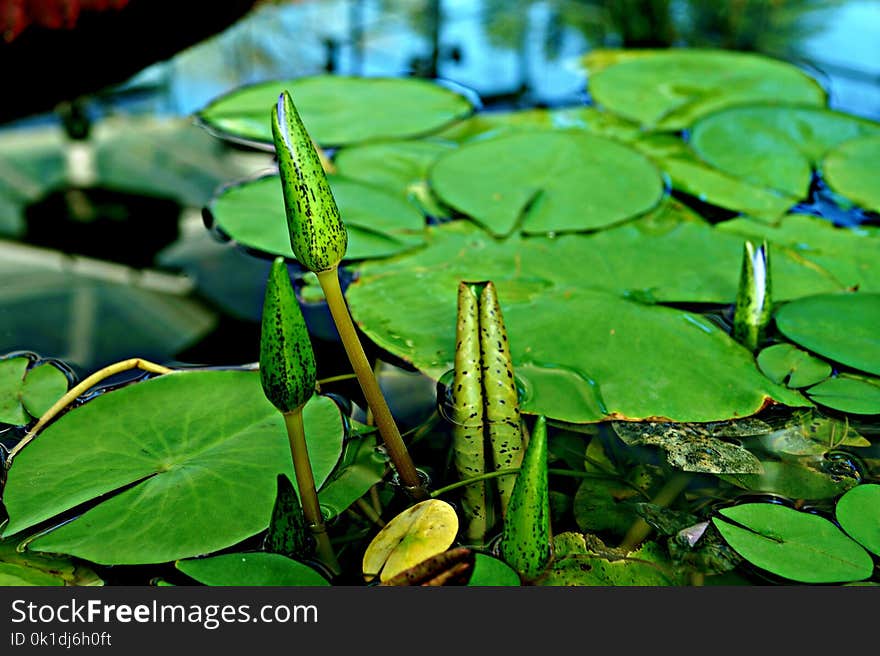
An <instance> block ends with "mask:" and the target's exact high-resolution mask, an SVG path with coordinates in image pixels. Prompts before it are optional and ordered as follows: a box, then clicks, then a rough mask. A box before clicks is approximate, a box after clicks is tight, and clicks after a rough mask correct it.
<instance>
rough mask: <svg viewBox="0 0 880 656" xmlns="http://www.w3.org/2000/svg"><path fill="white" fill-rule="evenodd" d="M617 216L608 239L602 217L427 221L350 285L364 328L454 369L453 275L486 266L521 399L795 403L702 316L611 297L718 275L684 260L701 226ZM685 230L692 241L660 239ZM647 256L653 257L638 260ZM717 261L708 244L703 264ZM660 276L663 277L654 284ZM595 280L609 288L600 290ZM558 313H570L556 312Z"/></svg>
mask: <svg viewBox="0 0 880 656" xmlns="http://www.w3.org/2000/svg"><path fill="white" fill-rule="evenodd" d="M620 230H622V231H623V232H622V233H618V234H616V235H615V236H616V239H615V238H614V237H611V236H605V235H607V233H608V232H611V231H603V232H602V233H599V236H603V237H602V238H601V239H599V236H597V237H584V236H582V235H569V236H566V237H559V238H556V239H547V238H539V237H532V238H529V239H522V238H518V237H511V238H510V239H508V240H506V241H503V242H497V241H495V240H493V239H491V238H490V237H488V236H487V235H486V234H485V233H483V232H481V231H478V230H476V229H475V228H474V227H472V226H469V225H468V224H466V223H464V222H453V223H450V224H446V225H443V226H440V227H438V228H433V229H429V230H428V239H429V240H430V245H429V246H428V247H427V248H424V249H422V250H420V251H419V252H418V254H417V255H414V256H412V257H399V258H395V259H393V260H388V261H386V262H381V263H380V262H373V263H370V264H369V265H365V266H363V267H361V268H360V269H359V277H358V280H357V281H356V282H355V283H354V284H352V285H350V286H349V287H348V290H347V298H348V301H349V305H350V307H351V310H352V313H353V315H354V316H355V318H356V319H357V321H358V323H359V324H360V326H361V328H362V329H363V330H364V332H365V333H366V334H367V336H368V337H370V338H371V339H372V340H373V341H374V342H375V343H377V344H378V345H379V346H380V347H381V348H384V349H386V350H387V351H389V352H391V353H393V354H395V355H396V356H398V357H401V358H402V359H404V360H406V361H408V362H410V363H412V364H413V365H414V366H415V367H417V368H418V369H419V370H421V371H422V372H424V373H426V374H428V375H429V376H432V377H434V378H435V380H436V379H439V377H440V376H442V375H443V374H444V373H445V372H446V371H449V370H450V369H452V362H453V357H454V348H455V317H456V290H457V289H458V284H459V282H460V281H461V280H485V279H491V280H492V281H493V283H494V284H495V285H496V287H497V289H498V297H499V298H500V299H502V302H503V311H504V320H505V324H506V326H507V333H508V335H509V336H510V344H511V349H512V356H513V363H514V368H515V371H516V374H517V376H518V377H519V378H520V379H521V380H522V382H523V385H524V388H525V390H526V392H525V394H524V397H523V399H522V400H521V409H522V411H523V412H526V413H532V414H545V415H546V416H547V417H548V418H553V419H559V420H565V421H570V422H574V423H585V422H592V421H598V420H601V419H603V418H609V417H612V416H616V417H617V418H630V419H645V418H649V417H668V418H670V419H672V420H674V421H711V420H717V419H723V418H730V417H734V416H747V415H751V414H754V413H755V412H757V411H758V410H759V409H761V408H762V407H763V406H764V404H765V403H766V401H767V399H768V398H770V397H772V398H774V399H776V400H778V401H781V402H783V403H788V404H790V405H794V406H798V405H805V403H806V402H805V400H804V399H803V397H801V396H800V395H799V394H797V393H794V392H791V391H789V390H786V389H784V388H781V387H779V386H776V385H774V384H773V383H772V382H771V381H769V380H768V379H767V378H766V377H765V376H764V375H763V374H761V373H760V372H759V371H758V369H757V367H755V364H754V358H753V357H752V356H751V354H749V353H748V351H746V350H745V349H743V348H742V347H741V346H739V345H737V344H736V343H735V342H733V340H731V339H730V337H729V336H728V335H727V334H726V333H725V332H724V331H723V330H721V329H720V328H719V327H718V326H717V325H715V324H714V323H712V322H710V321H709V320H707V319H706V318H704V317H701V316H699V315H695V314H691V313H688V312H683V311H681V310H675V309H671V308H666V307H659V306H651V305H645V304H644V303H641V302H638V301H639V300H641V295H637V294H635V293H634V290H633V289H632V288H629V289H630V294H629V295H631V296H632V297H633V300H627V299H626V298H623V297H622V296H623V293H624V292H625V291H626V290H627V288H628V283H629V282H630V280H632V281H633V282H635V281H639V282H638V283H637V284H640V287H639V288H638V289H639V290H644V289H645V288H647V290H646V291H645V294H646V295H647V294H650V293H651V292H653V296H654V297H655V298H661V297H666V298H669V296H674V297H679V295H681V296H687V295H688V290H689V289H690V295H692V296H693V295H698V296H700V297H701V300H706V297H713V296H715V294H714V293H708V292H707V291H706V290H704V289H702V286H703V285H705V284H706V281H707V279H708V281H709V282H710V283H711V284H717V282H718V278H717V277H716V276H715V275H712V276H707V274H706V271H705V268H701V267H700V266H695V267H694V268H693V269H690V270H689V268H688V266H687V265H686V264H683V262H684V261H686V260H687V258H686V257H684V256H685V255H686V254H693V256H694V257H698V258H702V257H703V255H704V251H700V246H701V245H703V244H710V245H711V243H712V240H713V239H714V238H715V236H714V235H713V233H712V231H711V229H710V228H707V227H704V226H701V225H699V224H697V225H693V224H690V223H680V224H676V225H675V226H674V227H672V228H668V227H667V228H665V229H661V230H659V233H660V234H659V235H657V234H652V231H651V229H650V228H643V229H641V230H640V229H639V228H638V227H635V226H629V227H627V228H626V230H624V229H623V228H621V229H620ZM688 234H690V235H692V236H693V235H696V237H695V238H693V241H689V242H688V243H689V244H690V246H689V247H684V245H683V243H679V244H678V245H677V247H676V246H674V245H673V244H672V243H667V242H666V240H667V239H668V240H673V239H674V238H675V236H678V235H688ZM689 239H691V238H690V237H684V236H682V240H683V241H688V240H689ZM606 240H607V241H606ZM741 249H742V242H741V241H740V240H739V239H738V238H737V239H733V240H732V241H731V242H730V243H729V244H727V245H725V251H724V252H725V254H726V255H725V257H727V258H728V259H729V260H730V261H731V262H732V263H733V264H732V266H731V272H730V273H725V274H724V276H725V277H726V281H725V283H724V285H725V287H726V289H727V292H726V293H727V294H729V296H727V302H730V300H732V298H733V296H734V294H735V293H736V291H735V290H736V275H737V270H738V266H739V261H740V255H741ZM659 252H664V253H665V254H664V255H663V256H662V257H661V256H660V255H659V254H658V253H659ZM673 254H676V257H672V256H673ZM667 255H668V258H667V257H666V256H667ZM653 257H657V258H658V259H657V260H653V261H651V263H650V264H649V263H647V262H646V261H645V260H646V259H650V258H653ZM618 258H620V259H619V260H618ZM782 259H783V258H775V261H776V262H778V261H779V260H782ZM661 260H662V262H663V264H660V261H661ZM655 264H656V266H655ZM716 264H717V258H716V262H715V263H713V264H712V265H703V266H704V267H705V266H715V265H716ZM646 271H652V272H657V273H656V275H658V276H661V277H662V278H663V279H664V280H663V281H660V280H657V281H656V283H657V286H656V287H655V285H654V282H655V281H650V280H646V279H645V277H644V274H645V272H646ZM636 272H638V273H639V275H638V276H637V275H636ZM807 275H808V276H811V275H814V273H813V272H812V271H810V272H809V273H808V274H807ZM667 276H668V278H667ZM781 277H782V278H783V280H784V279H785V276H781ZM666 280H668V283H667V282H666ZM774 280H778V277H776V274H775V273H774ZM666 284H668V285H670V286H671V287H670V288H668V289H665V288H664V285H666ZM810 284H812V283H810ZM693 285H697V286H698V289H699V290H698V291H697V292H694V291H693V287H692V286H693ZM602 286H606V287H610V288H611V289H613V290H615V291H616V292H618V293H616V294H615V293H608V292H603V291H598V290H597V288H601V287H602ZM780 286H782V283H780ZM678 300H682V299H681V298H678ZM561 316H570V317H577V320H576V321H567V322H561V323H560V321H559V317H561ZM548 336H552V339H550V338H548ZM681 353H688V354H689V356H688V357H687V358H682V357H681ZM634 381H645V382H644V385H638V384H634Z"/></svg>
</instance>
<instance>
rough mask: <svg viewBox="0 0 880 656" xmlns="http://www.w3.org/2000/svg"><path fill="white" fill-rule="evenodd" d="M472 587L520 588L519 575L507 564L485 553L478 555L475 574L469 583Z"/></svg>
mask: <svg viewBox="0 0 880 656" xmlns="http://www.w3.org/2000/svg"><path fill="white" fill-rule="evenodd" d="M468 585H469V586H471V587H478V586H487V587H494V586H505V587H510V586H518V585H520V579H519V574H517V573H516V572H515V571H514V570H513V569H512V568H511V567H510V566H509V565H508V564H507V563H505V562H504V561H503V560H500V559H498V558H494V557H492V556H489V555H488V554H484V553H477V554H476V559H475V560H474V572H473V574H471V578H470V580H469V581H468Z"/></svg>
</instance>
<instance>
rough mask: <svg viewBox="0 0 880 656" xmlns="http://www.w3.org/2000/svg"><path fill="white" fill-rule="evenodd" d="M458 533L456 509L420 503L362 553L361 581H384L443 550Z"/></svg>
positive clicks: (435, 501)
mask: <svg viewBox="0 0 880 656" xmlns="http://www.w3.org/2000/svg"><path fill="white" fill-rule="evenodd" d="M457 533H458V515H456V514H455V508H453V507H452V506H451V505H449V504H448V503H446V502H445V501H440V500H439V499H428V500H427V501H421V502H419V503H417V504H415V505H414V506H411V507H409V508H407V509H406V510H404V511H403V512H402V513H400V514H399V515H397V516H395V517H394V518H393V519H392V520H391V521H390V522H388V523H387V524H386V525H385V526H384V527H382V530H380V531H379V532H378V533H377V534H376V536H375V537H374V538H373V539H372V541H371V542H370V544H369V545H368V546H367V549H366V551H365V552H364V558H363V573H364V578H365V579H366V580H367V581H372V580H373V579H374V578H376V577H377V576H378V577H379V579H380V580H381V581H387V580H388V579H390V578H391V577H393V576H395V575H397V574H399V573H400V572H402V571H404V570H406V569H409V568H410V567H412V566H413V565H417V564H419V563H420V562H422V561H423V560H426V559H427V558H430V557H431V556H435V555H437V554H439V553H441V552H443V551H446V549H448V548H449V546H450V545H451V544H452V543H453V541H454V540H455V536H456V534H457Z"/></svg>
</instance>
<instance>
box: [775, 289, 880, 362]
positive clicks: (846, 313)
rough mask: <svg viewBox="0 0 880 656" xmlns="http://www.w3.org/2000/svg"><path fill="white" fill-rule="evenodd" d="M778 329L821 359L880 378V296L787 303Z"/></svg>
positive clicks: (839, 296)
mask: <svg viewBox="0 0 880 656" xmlns="http://www.w3.org/2000/svg"><path fill="white" fill-rule="evenodd" d="M775 319H776V327H777V328H778V329H779V331H780V332H781V333H782V334H783V335H785V336H786V337H787V338H788V339H790V340H791V341H793V342H794V343H795V344H798V345H800V346H803V347H804V348H806V349H809V350H810V351H812V352H814V353H817V354H819V355H821V356H822V357H825V358H828V359H829V360H833V361H834V362H839V363H841V364H844V365H846V366H848V367H853V368H855V369H859V370H861V371H866V372H868V373H871V374H877V375H880V340H878V339H877V330H876V327H877V326H878V325H880V294H866V293H861V292H856V293H849V294H846V293H845V294H819V295H815V296H809V297H806V298H800V299H796V300H794V301H791V302H789V303H786V304H785V305H783V306H782V307H780V308H779V310H777V311H776V313H775Z"/></svg>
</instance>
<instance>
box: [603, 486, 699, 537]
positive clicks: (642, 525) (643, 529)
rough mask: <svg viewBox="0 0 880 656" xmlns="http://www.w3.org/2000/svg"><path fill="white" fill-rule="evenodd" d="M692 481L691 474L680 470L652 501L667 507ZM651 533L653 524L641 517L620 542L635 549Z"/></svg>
mask: <svg viewBox="0 0 880 656" xmlns="http://www.w3.org/2000/svg"><path fill="white" fill-rule="evenodd" d="M690 482H691V474H688V473H687V472H678V473H676V474H675V475H674V476H672V477H671V478H670V479H669V480H668V481H666V483H665V484H664V485H663V487H662V488H660V491H659V492H657V495H656V496H655V497H654V498H653V499H651V503H653V504H654V505H655V506H661V507H663V508H665V507H666V506H668V505H669V504H671V503H672V502H673V501H675V500H676V498H678V495H679V494H681V493H682V492H684V489H685V488H686V487H687V486H688V483H690ZM650 533H651V526H650V525H649V524H648V522H646V521H645V520H644V519H642V518H641V517H639V518H638V519H637V520H636V521H635V522H633V524H632V526H630V527H629V531H627V532H626V535H625V536H624V538H623V542H621V543H620V548H621V549H625V550H626V551H632V550H633V549H635V548H636V547H637V546H638V545H639V544H640V543H641V542H642V540H644V539H645V538H646V537H648V535H649V534H650Z"/></svg>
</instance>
